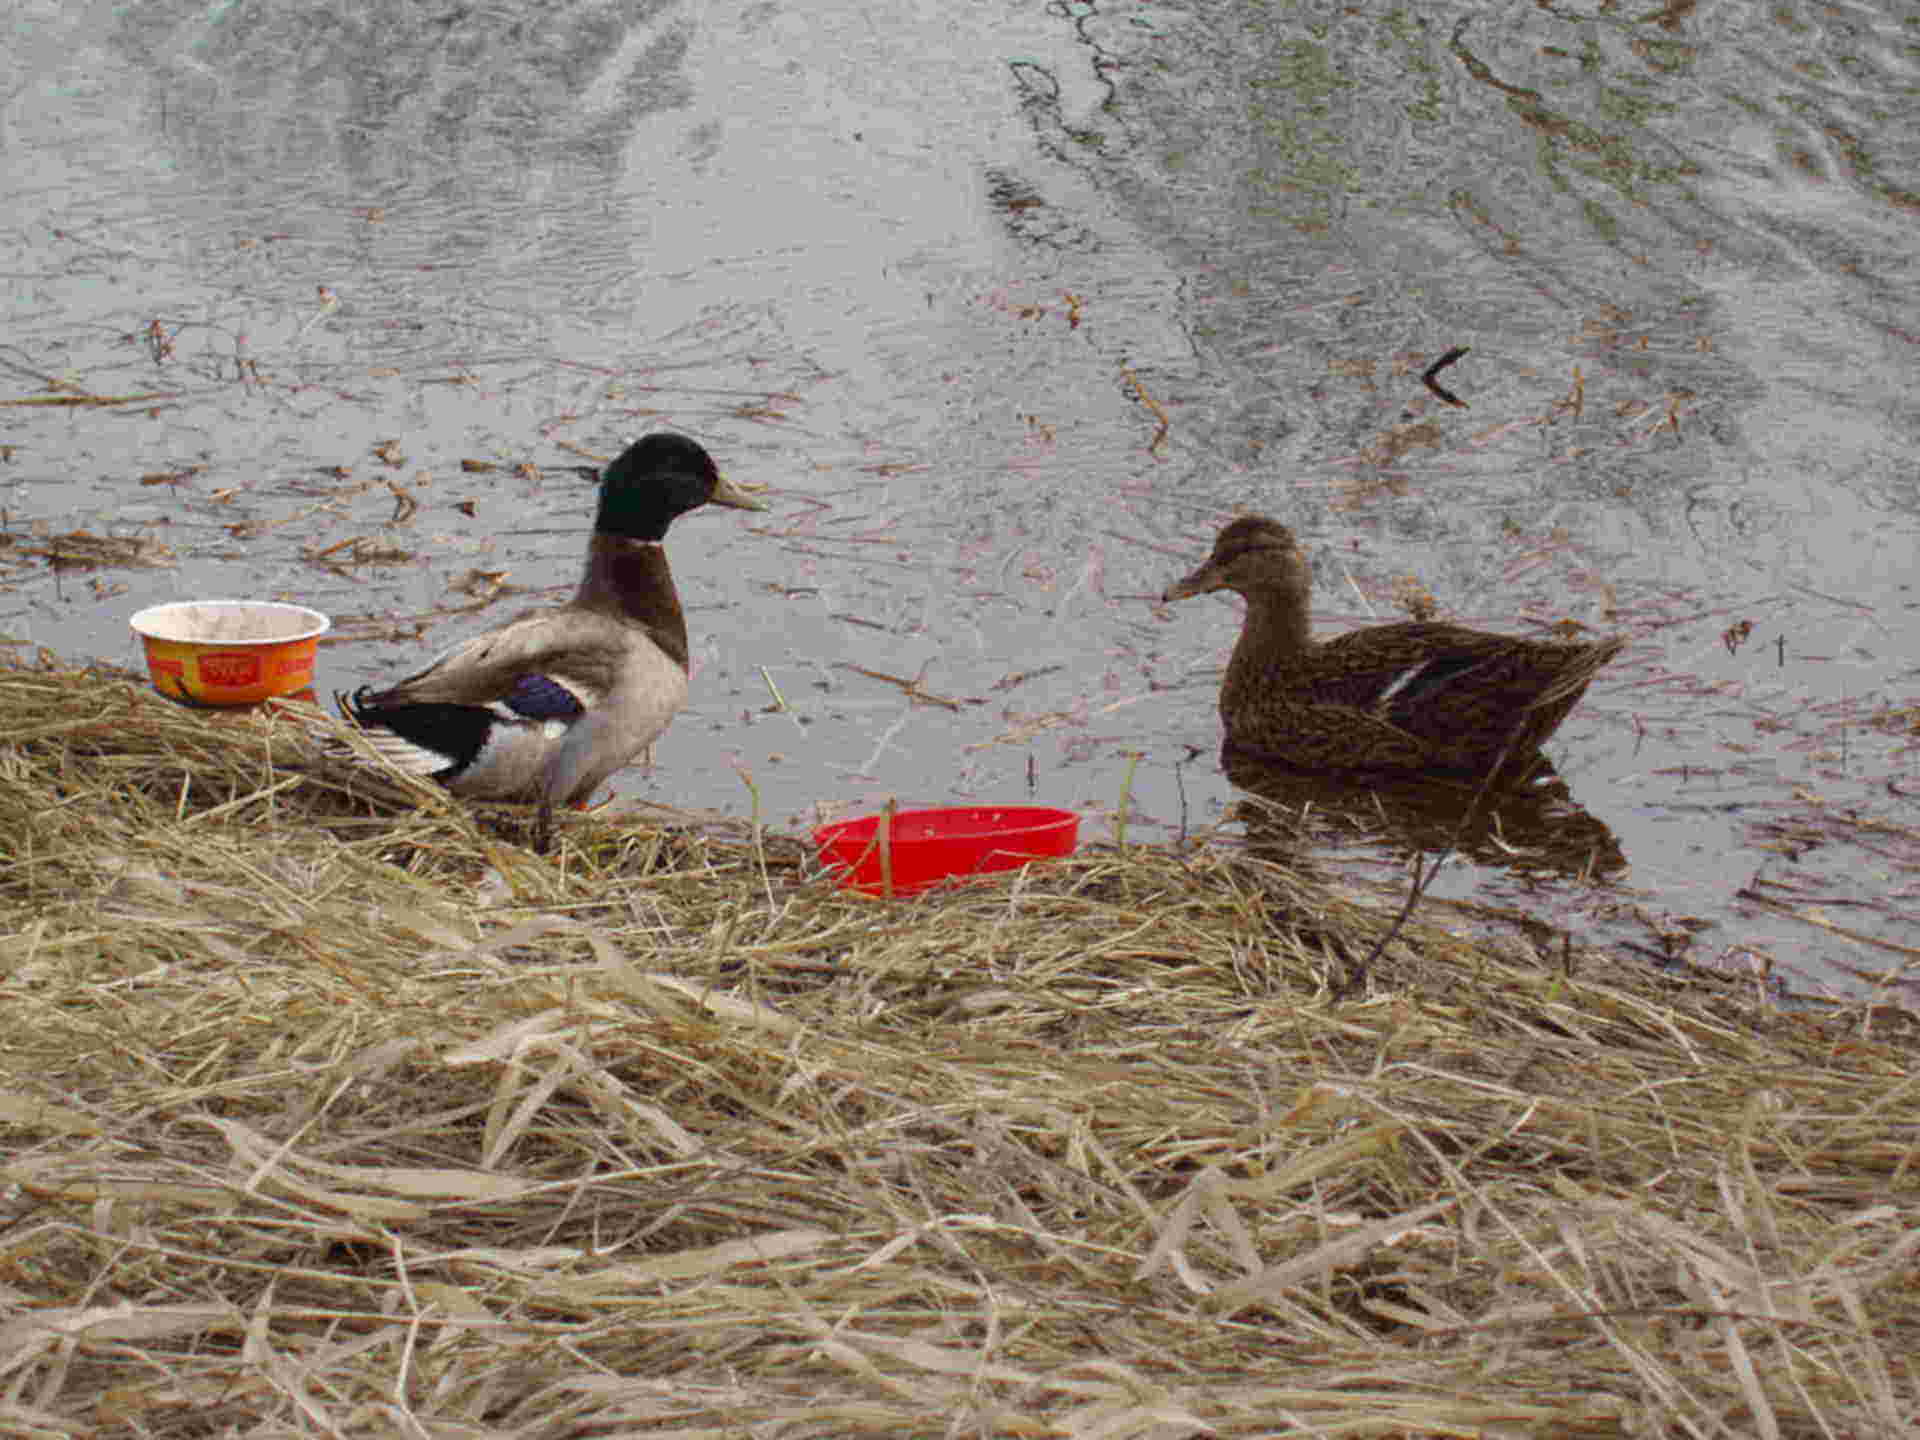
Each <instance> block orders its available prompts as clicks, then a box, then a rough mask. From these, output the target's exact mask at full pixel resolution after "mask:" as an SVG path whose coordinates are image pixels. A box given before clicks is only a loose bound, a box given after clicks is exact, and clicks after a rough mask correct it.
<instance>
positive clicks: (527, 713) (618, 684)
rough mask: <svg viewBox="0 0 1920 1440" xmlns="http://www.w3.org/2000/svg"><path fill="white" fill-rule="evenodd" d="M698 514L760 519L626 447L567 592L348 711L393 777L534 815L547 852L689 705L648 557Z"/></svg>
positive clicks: (649, 447)
mask: <svg viewBox="0 0 1920 1440" xmlns="http://www.w3.org/2000/svg"><path fill="white" fill-rule="evenodd" d="M702 505H727V506H731V507H732V508H734V509H737V510H759V509H761V508H763V507H762V506H761V505H760V503H759V502H758V501H756V500H754V499H752V498H751V497H750V496H748V495H746V494H744V493H742V492H741V491H739V490H737V489H735V488H734V487H733V485H731V484H730V483H728V482H727V481H726V480H725V479H723V478H722V477H721V475H720V472H719V471H718V470H716V469H715V468H714V464H713V459H712V457H711V456H709V455H708V454H707V452H706V451H705V450H704V449H703V448H701V446H699V445H698V444H696V443H695V442H693V441H692V440H688V439H686V438H684V437H683V436H679V435H649V436H647V437H646V438H645V439H642V440H640V441H638V442H636V443H635V444H633V445H630V446H628V447H627V449H626V451H625V452H624V453H623V454H622V455H621V456H620V458H619V459H617V460H615V461H614V462H613V463H612V464H611V465H609V466H608V467H607V468H606V470H605V471H604V472H603V474H602V476H601V480H600V510H599V514H598V516H597V517H596V519H595V520H594V525H593V538H592V540H591V541H590V542H589V543H588V547H587V569H586V574H585V576H584V577H583V578H582V579H581V581H580V589H579V591H578V592H577V593H576V594H575V595H574V597H573V599H571V600H570V601H568V602H567V603H566V604H564V605H559V606H555V607H552V608H550V609H545V610H530V611H528V612H526V613H525V614H523V615H519V616H516V617H515V618H514V619H512V620H509V621H507V623H506V624H504V625H501V626H499V627H497V628H495V629H492V630H489V631H487V632H485V633H484V634H481V635H476V636H474V637H473V638H472V639H471V640H465V641H462V642H461V643H460V644H458V645H456V646H454V647H453V648H452V649H451V650H449V651H447V652H446V653H445V654H444V655H442V656H441V657H440V658H439V659H438V660H435V661H434V662H433V663H432V664H431V665H429V666H427V668H426V669H424V670H422V671H420V672H419V673H418V674H416V675H409V676H408V677H407V678H406V679H404V680H402V681H401V682H400V683H399V684H397V685H393V686H390V687H388V688H387V689H384V690H373V689H372V688H371V687H368V686H362V687H361V688H360V689H358V690H356V691H354V693H353V697H352V699H351V700H350V701H348V702H346V708H347V710H348V711H349V713H350V714H351V715H352V717H353V719H354V720H355V721H356V722H357V723H358V724H359V726H360V727H361V729H362V730H364V731H366V732H367V737H368V739H369V740H371V741H372V743H373V745H374V747H375V748H376V749H377V750H378V751H380V753H381V754H382V755H383V756H385V757H386V758H387V759H388V760H390V761H391V762H392V763H393V764H395V765H397V766H398V767H399V768H400V769H401V770H404V771H406V772H407V773H409V774H413V775H424V776H430V777H431V778H433V779H435V780H438V781H440V782H441V783H442V784H444V785H445V786H446V787H447V788H448V789H449V790H451V791H453V792H454V793H455V794H456V795H467V796H472V797H475V798H477V799H485V800H533V801H537V802H538V803H539V805H540V825H539V830H538V832H537V834H538V843H539V845H540V847H541V848H542V849H544V848H545V844H546V837H547V834H548V829H549V826H550V825H551V822H552V816H553V807H554V806H556V805H568V804H572V803H573V802H574V801H576V800H579V799H583V798H584V797H586V796H587V795H588V794H590V793H591V792H592V791H593V789H594V787H595V786H596V785H598V784H599V783H600V782H601V781H602V780H605V779H606V778H607V777H608V776H609V775H611V774H613V772H614V771H616V770H618V769H619V768H620V767H621V766H623V765H625V764H626V763H627V762H628V761H629V760H631V759H632V758H633V757H634V756H635V755H637V754H639V753H640V751H641V750H643V749H645V748H646V747H647V746H648V745H650V744H651V743H652V742H653V740H654V739H655V737H657V736H658V735H659V734H660V732H661V731H663V730H665V729H666V728H667V723H668V722H669V721H670V720H672V719H673V717H674V715H675V714H676V713H677V712H678V711H679V709H680V707H681V706H683V705H684V704H686V701H687V622H686V618H685V616H683V615H682V614H681V613H680V597H679V595H678V594H677V593H676V592H675V590H674V588H673V574H672V572H671V571H670V570H669V569H668V568H667V555H666V550H665V549H664V547H663V545H662V542H663V541H664V540H665V539H666V536H667V527H668V526H669V525H671V524H672V523H673V520H674V517H675V516H678V515H684V514H686V513H687V512H688V511H689V510H695V509H698V508H699V507H700V506H702Z"/></svg>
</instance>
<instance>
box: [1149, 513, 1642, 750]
mask: <svg viewBox="0 0 1920 1440" xmlns="http://www.w3.org/2000/svg"><path fill="white" fill-rule="evenodd" d="M1312 584H1313V572H1312V570H1311V569H1310V568H1309V567H1308V564H1307V559H1306V556H1304V555H1302V554H1301V553H1300V547H1299V546H1298V545H1297V544H1296V543H1295V542H1294V538H1293V532H1292V531H1291V530H1289V529H1287V527H1286V526H1284V525H1281V524H1279V523H1278V522H1276V521H1273V520H1269V519H1267V518H1266V517H1265V516H1261V515H1247V516H1243V517H1241V518H1240V519H1238V520H1235V521H1233V522H1232V523H1231V524H1229V525H1228V526H1227V527H1226V528H1225V529H1223V530H1222V531H1221V532H1220V535H1219V538H1218V539H1216V540H1215V541H1214V543H1213V553H1212V554H1211V555H1209V556H1208V557H1207V560H1206V563H1205V564H1204V565H1202V566H1201V567H1200V568H1199V569H1198V570H1196V571H1194V572H1193V573H1192V574H1191V575H1189V576H1187V577H1186V578H1185V579H1184V580H1179V581H1176V582H1175V583H1174V584H1173V585H1172V586H1170V587H1169V588H1168V590H1167V592H1166V594H1165V596H1164V597H1162V598H1163V599H1166V600H1184V599H1186V598H1187V597H1188V596H1190V595H1204V594H1206V593H1207V592H1208V591H1210V590H1237V591H1238V592H1239V593H1240V594H1241V595H1242V596H1243V597H1245V599H1246V602H1247V621H1246V626H1245V628H1244V629H1243V630H1241V632H1240V641H1239V643H1238V644H1237V645H1235V646H1234V647H1233V659H1232V660H1231V661H1230V662H1229V663H1228V665H1227V678H1226V681H1225V683H1224V684H1223V685H1222V686H1221V687H1220V718H1221V720H1222V721H1224V722H1225V725H1226V732H1227V734H1226V743H1225V748H1226V749H1227V750H1228V751H1229V752H1237V753H1240V754H1247V755H1256V756H1263V757H1266V758H1268V759H1271V760H1277V761H1280V762H1282V763H1284V764H1288V765H1294V766H1298V767H1300V768H1302V769H1309V770H1361V771H1375V772H1382V771H1385V772H1392V771H1398V772H1403V773H1404V772H1411V771H1453V772H1464V773H1469V774H1475V775H1487V774H1493V775H1497V776H1500V777H1502V778H1505V779H1517V778H1519V777H1520V776H1521V775H1523V774H1524V773H1525V772H1526V771H1527V770H1528V769H1530V768H1532V765H1533V763H1534V760H1535V758H1536V757H1535V752H1536V751H1537V750H1538V749H1539V747H1540V744H1541V742H1542V741H1544V740H1545V739H1546V738H1547V737H1548V736H1549V735H1551V734H1552V733H1553V732H1554V731H1555V730H1556V729H1557V728H1558V727H1559V725H1560V722H1561V721H1562V720H1565V719H1566V718H1567V713H1568V712H1569V711H1570V710H1572V709H1573V707H1574V706H1575V705H1576V704H1577V703H1579V700H1580V697H1581V696H1582V695H1583V694H1585V693H1586V689H1587V682H1588V681H1589V680H1591V679H1592V678H1593V676H1594V672H1596V671H1597V670H1599V668H1600V667H1601V666H1602V665H1604V664H1606V663H1607V661H1609V660H1611V659H1612V658H1613V657H1614V656H1615V655H1616V654H1618V653H1619V651H1620V647H1621V646H1622V645H1624V644H1625V643H1626V642H1625V640H1624V639H1622V638H1621V637H1619V636H1614V637H1611V638H1609V639H1606V640H1601V641H1598V642H1596V643H1594V644H1590V645H1579V644H1565V643H1557V642H1553V641H1546V640H1524V639H1518V638H1516V637H1513V636H1509V635H1490V634H1487V633H1486V632H1485V631H1481V630H1468V629H1466V628H1464V627H1463V626H1459V625H1444V624H1439V623H1435V622H1432V621H1406V622H1403V623H1401V624H1398V625H1375V626H1373V627H1371V628H1369V629H1366V630H1353V631H1349V632H1348V633H1347V634H1345V635H1336V636H1335V637H1334V638H1333V639H1331V640H1326V641H1316V640H1314V639H1313V638H1312V637H1311V636H1310V635H1309V634H1308V632H1307V596H1308V592H1309V590H1310V589H1311V588H1312Z"/></svg>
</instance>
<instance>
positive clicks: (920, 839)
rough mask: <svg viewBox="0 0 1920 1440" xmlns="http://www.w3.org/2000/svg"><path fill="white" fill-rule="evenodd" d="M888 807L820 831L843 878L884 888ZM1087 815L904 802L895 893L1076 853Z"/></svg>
mask: <svg viewBox="0 0 1920 1440" xmlns="http://www.w3.org/2000/svg"><path fill="white" fill-rule="evenodd" d="M885 818H886V817H885V816H883V815H866V816H862V817H861V818H860V819H858V820H841V821H838V822H836V823H835V824H832V825H822V826H821V827H820V828H819V829H818V830H816V831H814V832H813V840H814V843H815V844H816V845H818V846H819V847H820V858H821V860H823V861H825V862H826V864H827V865H828V866H829V867H831V868H833V869H835V870H837V871H839V872H840V883H841V884H842V885H845V886H850V887H851V888H853V889H855V890H865V891H867V892H868V893H870V894H874V895H879V894H881V893H883V892H884V889H885V881H884V878H883V876H882V874H881V868H880V833H879V832H880V824H881V822H882V821H883V820H884V819H885ZM1079 838H1080V817H1079V816H1078V815H1076V814H1074V813H1073V811H1071V810H1055V809H1052V808H1050V807H1048V806H1044V805H970V806H943V807H941V808H939V809H933V810H897V811H895V812H894V816H893V834H892V843H891V845H890V847H889V848H890V849H891V850H892V852H893V893H894V894H895V895H912V894H914V893H915V892H916V891H920V890H927V889H931V888H932V887H933V886H935V885H938V884H939V883H940V882H941V881H943V880H950V879H965V878H966V877H968V876H970V875H986V874H990V873H992V872H993V871H995V870H1012V869H1014V868H1015V867H1017V866H1020V865H1024V864H1026V863H1027V861H1029V860H1046V859H1051V858H1053V857H1055V856H1059V855H1071V854H1072V853H1073V850H1074V846H1075V845H1076V844H1077V843H1078V842H1079Z"/></svg>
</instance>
